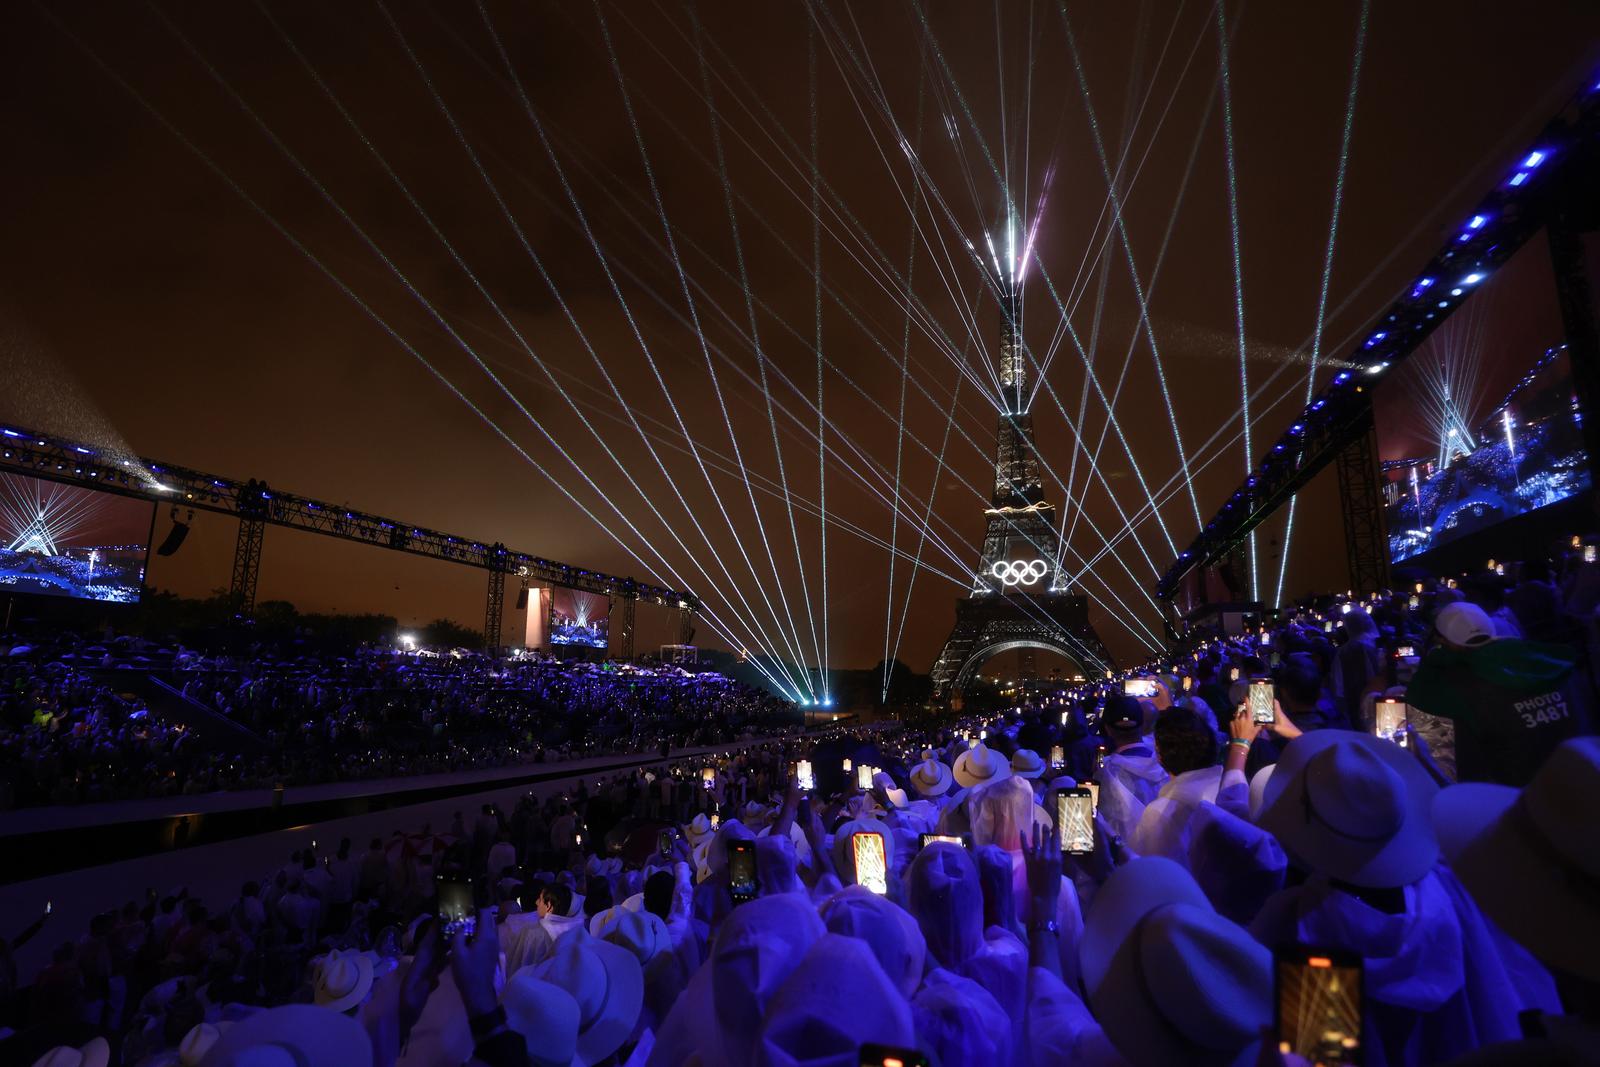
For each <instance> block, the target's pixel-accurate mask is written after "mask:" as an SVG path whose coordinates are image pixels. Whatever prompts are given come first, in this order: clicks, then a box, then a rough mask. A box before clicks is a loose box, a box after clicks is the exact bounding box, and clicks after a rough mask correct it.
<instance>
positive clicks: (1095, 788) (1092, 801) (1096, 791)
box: [1083, 778, 1100, 811]
mask: <svg viewBox="0 0 1600 1067" xmlns="http://www.w3.org/2000/svg"><path fill="white" fill-rule="evenodd" d="M1083 787H1084V788H1085V789H1087V790H1088V791H1089V806H1090V807H1091V808H1093V809H1094V810H1095V811H1099V810H1100V783H1099V782H1097V781H1095V780H1094V779H1093V778H1090V779H1089V780H1088V781H1086V782H1084V783H1083Z"/></svg>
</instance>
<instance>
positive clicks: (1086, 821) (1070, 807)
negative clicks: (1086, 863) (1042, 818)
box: [1056, 786, 1094, 856]
mask: <svg viewBox="0 0 1600 1067" xmlns="http://www.w3.org/2000/svg"><path fill="white" fill-rule="evenodd" d="M1056 828H1057V829H1058V830H1060V832H1061V851H1063V852H1065V853H1068V854H1069V855H1073V856H1086V855H1088V854H1089V853H1091V852H1093V851H1094V794H1093V793H1091V792H1090V791H1089V790H1088V789H1087V788H1085V787H1083V786H1079V787H1078V788H1076V789H1063V790H1062V791H1061V792H1059V793H1057V794H1056Z"/></svg>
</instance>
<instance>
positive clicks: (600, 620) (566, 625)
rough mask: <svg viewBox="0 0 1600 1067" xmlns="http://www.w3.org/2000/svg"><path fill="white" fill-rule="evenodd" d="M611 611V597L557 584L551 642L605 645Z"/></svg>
mask: <svg viewBox="0 0 1600 1067" xmlns="http://www.w3.org/2000/svg"><path fill="white" fill-rule="evenodd" d="M610 611H611V600H610V598H609V597H605V596H601V595H600V594H599V593H585V592H582V591H580V590H577V589H566V588H562V587H557V588H556V589H555V590H554V592H553V594H552V595H551V598H550V643H551V644H552V645H576V646H579V647H581V648H601V649H603V648H605V647H606V644H607V639H608V633H607V631H608V625H607V624H608V622H609V615H610Z"/></svg>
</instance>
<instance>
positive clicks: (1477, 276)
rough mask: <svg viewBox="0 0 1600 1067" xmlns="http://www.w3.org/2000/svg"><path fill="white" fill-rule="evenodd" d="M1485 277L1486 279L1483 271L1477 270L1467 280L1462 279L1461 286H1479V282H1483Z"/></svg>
mask: <svg viewBox="0 0 1600 1067" xmlns="http://www.w3.org/2000/svg"><path fill="white" fill-rule="evenodd" d="M1484 277H1485V275H1484V273H1483V272H1482V271H1476V270H1475V271H1473V272H1472V273H1471V274H1469V275H1467V276H1466V277H1465V278H1462V279H1461V284H1462V285H1463V286H1467V285H1477V284H1478V283H1479V282H1481V281H1483V279H1484Z"/></svg>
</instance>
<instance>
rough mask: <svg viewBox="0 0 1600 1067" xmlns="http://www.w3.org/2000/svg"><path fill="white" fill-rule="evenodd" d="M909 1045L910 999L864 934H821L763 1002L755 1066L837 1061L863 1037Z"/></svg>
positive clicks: (853, 1055)
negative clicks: (880, 963) (888, 973)
mask: <svg viewBox="0 0 1600 1067" xmlns="http://www.w3.org/2000/svg"><path fill="white" fill-rule="evenodd" d="M868 1041H871V1042H875V1043H878V1044H882V1045H901V1046H905V1045H914V1044H915V1043H916V1031H915V1030H914V1029H913V1027H912V1024H911V1006H910V1005H909V1004H907V1003H906V999H905V997H903V996H901V995H900V991H899V990H898V989H896V988H895V986H894V983H893V982H891V981H890V980H889V978H888V977H887V976H886V975H885V974H884V973H883V968H882V967H880V966H878V961H877V959H875V958H874V957H873V955H872V950H871V949H870V948H868V947H867V945H866V943H865V942H863V941H858V940H856V939H855V938H853V937H841V936H839V935H838V934H824V935H823V936H822V937H821V938H820V939H819V940H818V941H817V942H816V944H814V945H812V946H811V951H809V952H807V953H806V956H805V959H803V960H801V961H800V965H799V966H798V967H796V968H795V970H794V973H792V974H790V975H789V977H788V978H787V979H785V981H784V983H783V985H782V986H780V987H779V988H778V991H777V993H776V994H774V996H773V997H772V999H771V1001H770V1002H768V1004H767V1009H766V1012H765V1013H764V1015H763V1018H762V1021H761V1034H760V1038H759V1040H758V1042H757V1044H756V1049H755V1052H756V1054H755V1060H754V1062H755V1063H756V1064H757V1065H759V1067H799V1065H802V1064H817V1065H820V1064H837V1063H840V1062H842V1060H841V1056H840V1053H841V1051H842V1050H844V1051H848V1053H849V1057H850V1060H849V1062H851V1063H858V1062H860V1061H859V1059H858V1058H857V1056H856V1050H857V1049H859V1048H860V1046H861V1045H862V1044H863V1043H864V1042H868Z"/></svg>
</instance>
